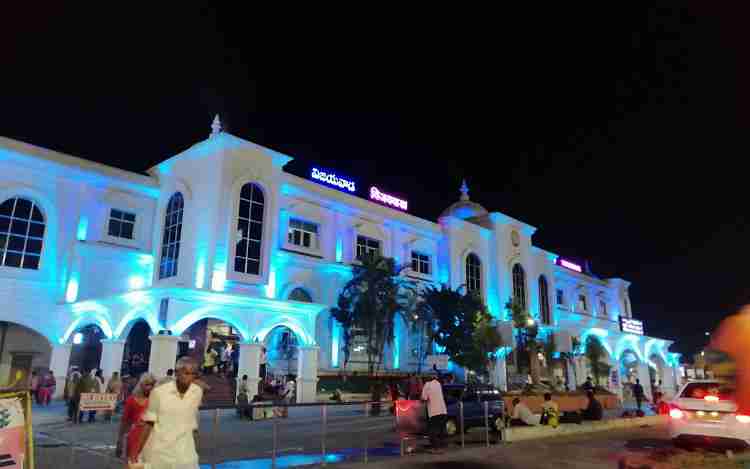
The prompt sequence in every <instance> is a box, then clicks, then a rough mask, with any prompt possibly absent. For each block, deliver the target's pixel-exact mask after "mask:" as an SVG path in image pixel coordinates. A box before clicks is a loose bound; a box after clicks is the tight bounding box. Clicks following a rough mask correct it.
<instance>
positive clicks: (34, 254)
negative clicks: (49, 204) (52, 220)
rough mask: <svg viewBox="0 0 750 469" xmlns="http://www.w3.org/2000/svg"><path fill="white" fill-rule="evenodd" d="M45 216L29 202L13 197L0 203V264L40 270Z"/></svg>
mask: <svg viewBox="0 0 750 469" xmlns="http://www.w3.org/2000/svg"><path fill="white" fill-rule="evenodd" d="M42 241H44V215H42V211H41V210H39V207H38V206H37V205H36V204H35V203H34V202H32V201H30V200H27V199H22V198H20V197H14V198H12V199H8V200H6V201H5V202H3V203H2V205H0V257H2V259H1V262H0V265H3V266H6V267H20V268H22V269H33V270H37V269H39V260H40V259H41V257H42Z"/></svg>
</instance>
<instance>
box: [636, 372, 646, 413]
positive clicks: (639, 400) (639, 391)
mask: <svg viewBox="0 0 750 469" xmlns="http://www.w3.org/2000/svg"><path fill="white" fill-rule="evenodd" d="M633 396H634V397H635V405H636V406H637V407H638V410H641V405H642V404H643V401H645V400H646V395H645V393H644V392H643V386H641V380H640V379H636V380H635V385H633Z"/></svg>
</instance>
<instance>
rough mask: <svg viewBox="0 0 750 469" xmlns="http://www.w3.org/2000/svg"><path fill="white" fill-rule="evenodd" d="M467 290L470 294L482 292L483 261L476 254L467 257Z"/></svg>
mask: <svg viewBox="0 0 750 469" xmlns="http://www.w3.org/2000/svg"><path fill="white" fill-rule="evenodd" d="M466 289H467V290H468V291H470V292H478V293H479V292H481V291H482V261H480V260H479V257H477V255H476V254H469V255H468V256H466Z"/></svg>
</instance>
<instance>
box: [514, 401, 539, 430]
mask: <svg viewBox="0 0 750 469" xmlns="http://www.w3.org/2000/svg"><path fill="white" fill-rule="evenodd" d="M510 418H512V419H519V420H523V421H524V422H525V423H526V424H527V425H539V417H538V416H536V415H534V413H533V412H531V410H530V409H529V408H528V407H526V404H524V403H523V402H519V403H518V404H516V406H515V407H513V415H511V416H510Z"/></svg>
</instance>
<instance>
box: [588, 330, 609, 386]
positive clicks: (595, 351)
mask: <svg viewBox="0 0 750 469" xmlns="http://www.w3.org/2000/svg"><path fill="white" fill-rule="evenodd" d="M584 353H585V355H586V358H587V359H588V361H589V365H590V366H591V373H592V374H593V375H594V379H595V380H596V382H597V383H599V380H600V379H601V378H602V377H605V376H608V375H609V370H610V368H611V367H610V366H609V364H607V363H606V362H604V361H602V359H603V357H605V356H606V354H607V350H606V349H605V348H604V346H603V345H602V343H601V341H600V340H599V338H597V337H595V336H593V335H590V336H588V337H587V338H586V349H585V352H584Z"/></svg>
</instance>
